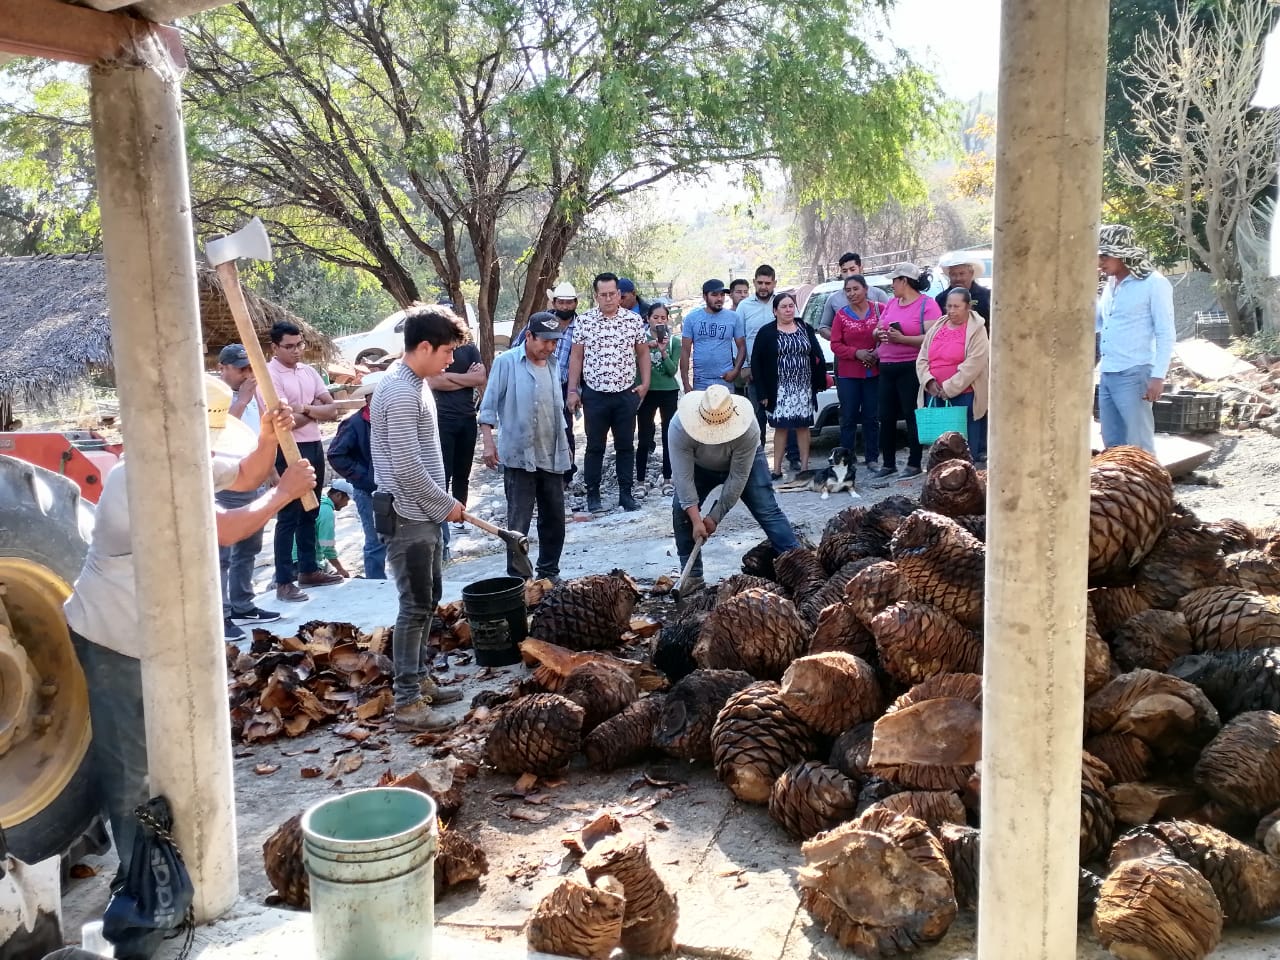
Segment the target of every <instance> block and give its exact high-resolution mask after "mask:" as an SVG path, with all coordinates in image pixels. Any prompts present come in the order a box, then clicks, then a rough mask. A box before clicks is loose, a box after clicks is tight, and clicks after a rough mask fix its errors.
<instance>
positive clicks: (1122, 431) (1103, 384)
mask: <svg viewBox="0 0 1280 960" xmlns="http://www.w3.org/2000/svg"><path fill="white" fill-rule="evenodd" d="M1150 379H1151V365H1150V364H1141V365H1139V366H1136V367H1130V368H1129V369H1128V370H1121V371H1119V372H1118V373H1103V374H1102V376H1101V377H1100V379H1099V381H1098V419H1099V420H1100V421H1101V422H1102V445H1103V446H1104V447H1118V446H1121V445H1122V444H1126V443H1127V444H1132V445H1133V446H1135V447H1141V448H1142V449H1143V450H1146V451H1147V452H1148V453H1155V452H1156V420H1155V411H1154V409H1153V408H1152V405H1151V403H1150V401H1148V400H1145V399H1144V398H1143V397H1144V394H1146V392H1147V381H1148V380H1150Z"/></svg>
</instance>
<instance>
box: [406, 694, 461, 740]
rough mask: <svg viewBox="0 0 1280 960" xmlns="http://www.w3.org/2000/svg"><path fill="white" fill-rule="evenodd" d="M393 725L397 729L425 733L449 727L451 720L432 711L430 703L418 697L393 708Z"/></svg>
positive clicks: (451, 724) (451, 723)
mask: <svg viewBox="0 0 1280 960" xmlns="http://www.w3.org/2000/svg"><path fill="white" fill-rule="evenodd" d="M395 726H396V729H397V730H409V731H416V732H419V733H426V732H430V731H434V730H444V729H446V728H448V727H451V726H453V721H452V720H450V719H449V718H448V717H442V716H440V715H439V714H436V713H432V711H431V704H430V703H428V702H427V701H426V700H425V699H419V700H415V701H413V703H410V704H406V705H405V706H403V707H396V708H395Z"/></svg>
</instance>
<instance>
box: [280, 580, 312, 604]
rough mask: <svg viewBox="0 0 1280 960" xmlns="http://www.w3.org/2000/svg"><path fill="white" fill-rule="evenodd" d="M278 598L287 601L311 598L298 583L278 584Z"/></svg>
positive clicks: (293, 601) (296, 601) (295, 601)
mask: <svg viewBox="0 0 1280 960" xmlns="http://www.w3.org/2000/svg"><path fill="white" fill-rule="evenodd" d="M276 599H277V600H282V601H284V602H285V603H302V602H303V601H305V600H310V599H311V598H310V597H308V596H307V595H306V594H305V593H303V592H302V591H301V590H299V589H298V585H297V584H296V583H281V584H277V585H276Z"/></svg>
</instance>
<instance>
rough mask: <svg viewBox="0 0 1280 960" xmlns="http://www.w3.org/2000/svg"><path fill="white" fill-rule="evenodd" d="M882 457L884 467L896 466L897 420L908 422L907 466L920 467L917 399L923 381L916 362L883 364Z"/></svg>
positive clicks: (881, 407)
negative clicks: (918, 377) (918, 373)
mask: <svg viewBox="0 0 1280 960" xmlns="http://www.w3.org/2000/svg"><path fill="white" fill-rule="evenodd" d="M879 380H880V457H881V462H882V463H883V464H884V466H886V467H888V468H889V469H894V468H895V467H896V466H897V461H896V460H895V459H894V454H895V451H896V449H897V446H898V421H899V420H905V421H906V423H907V450H908V453H907V466H909V467H915V468H916V469H917V470H918V469H919V468H920V461H921V460H922V459H923V457H924V449H923V448H922V447H921V446H920V441H919V439H918V438H917V437H916V399H917V396H918V395H919V393H920V381H919V379H917V377H916V365H915V363H914V362H906V363H881V364H880V377H879Z"/></svg>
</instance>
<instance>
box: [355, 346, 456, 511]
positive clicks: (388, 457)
mask: <svg viewBox="0 0 1280 960" xmlns="http://www.w3.org/2000/svg"><path fill="white" fill-rule="evenodd" d="M369 421H370V425H371V426H372V434H373V436H372V453H373V477H374V480H375V481H376V482H377V484H378V489H379V490H381V491H385V492H387V493H390V494H391V495H392V496H393V497H395V508H396V513H397V514H399V515H400V516H402V517H404V518H405V519H406V520H430V521H433V522H435V523H439V522H441V521H443V520H444V519H445V517H447V516H448V515H449V511H450V510H452V509H453V497H451V496H450V495H449V493H448V492H447V491H446V490H445V482H444V457H443V456H441V454H440V431H439V430H438V429H437V427H436V401H435V398H434V397H433V396H432V395H431V390H430V388H429V387H428V386H427V384H426V381H424V380H423V379H422V378H421V377H419V376H418V375H417V374H416V373H414V372H413V371H412V370H411V369H409V367H407V366H406V365H405V364H403V363H397V364H396V365H395V366H394V367H392V369H391V372H390V374H389V375H388V376H386V377H383V378H382V380H381V381H380V382H379V383H378V386H377V388H376V389H375V390H374V391H373V401H372V402H371V403H370V405H369Z"/></svg>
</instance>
